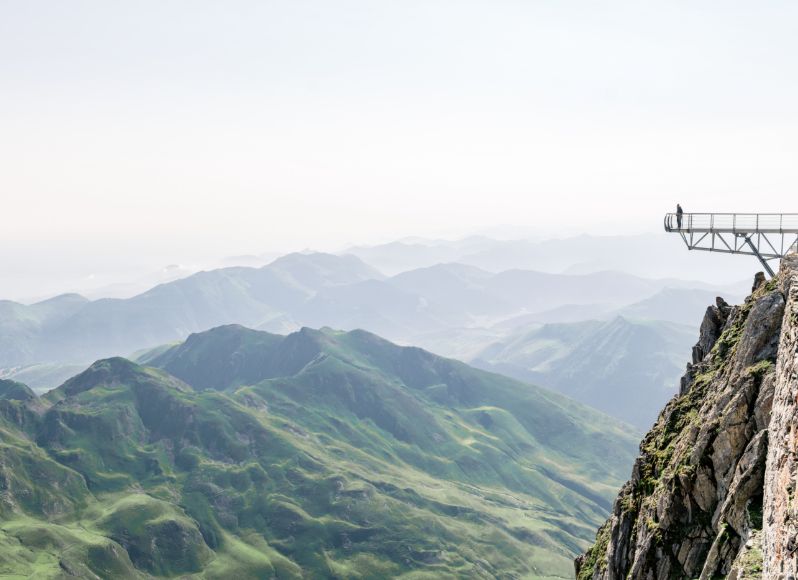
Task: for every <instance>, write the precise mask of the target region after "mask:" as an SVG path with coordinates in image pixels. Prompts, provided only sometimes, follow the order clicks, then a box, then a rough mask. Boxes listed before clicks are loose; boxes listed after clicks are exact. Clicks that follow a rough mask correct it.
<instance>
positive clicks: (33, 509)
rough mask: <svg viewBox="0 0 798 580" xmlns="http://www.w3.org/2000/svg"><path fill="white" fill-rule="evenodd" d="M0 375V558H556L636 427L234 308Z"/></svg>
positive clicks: (110, 565) (226, 565) (188, 562)
mask: <svg viewBox="0 0 798 580" xmlns="http://www.w3.org/2000/svg"><path fill="white" fill-rule="evenodd" d="M150 364H151V365H157V366H158V367H161V368H160V369H158V368H154V367H152V366H150V367H144V366H140V365H138V364H135V363H133V362H131V361H129V360H126V359H122V358H111V359H105V360H101V361H98V362H96V363H94V364H93V365H92V366H91V367H90V368H89V369H88V370H86V371H85V372H83V373H81V374H79V375H77V376H75V377H73V378H72V379H70V380H68V381H67V382H66V383H64V384H63V385H62V386H61V387H59V388H58V389H56V390H54V391H52V392H50V393H48V394H47V395H46V396H44V397H41V398H39V397H35V395H33V393H32V392H30V390H29V389H26V388H25V387H24V386H22V385H19V384H18V383H11V382H9V381H0V431H2V432H3V435H4V436H3V444H2V445H0V454H1V455H2V459H3V465H4V466H12V467H13V469H10V470H8V469H4V470H3V471H2V473H0V477H2V479H0V481H2V482H3V489H4V494H3V501H2V502H0V514H2V517H3V522H4V523H3V526H2V529H1V530H0V570H2V572H3V573H11V574H17V575H22V576H31V575H38V576H41V577H43V576H48V575H53V574H55V575H57V574H59V573H60V574H66V575H72V576H77V577H102V578H107V577H120V578H122V577H125V578H127V577H130V578H134V577H174V576H181V577H182V576H190V575H195V574H198V575H201V577H204V578H219V579H221V578H269V577H280V578H303V577H373V578H377V577H396V576H400V575H402V574H411V575H412V574H421V575H422V576H423V575H424V574H426V575H428V576H430V575H431V576H435V577H451V576H458V577H464V576H467V577H473V578H494V577H497V576H500V575H502V574H510V575H515V576H519V577H520V576H536V577H562V576H566V575H567V574H568V572H569V571H570V567H571V563H570V559H571V558H572V557H573V556H574V555H575V554H576V553H578V552H579V551H580V550H582V549H584V548H586V547H587V545H588V543H589V540H590V538H591V535H592V531H593V529H594V528H595V526H596V525H598V523H599V522H600V521H601V520H602V519H603V518H604V517H606V514H607V513H608V510H609V507H610V504H609V499H610V497H611V496H612V494H613V492H614V489H615V487H616V486H617V485H618V484H619V482H620V478H621V477H622V476H623V474H624V473H625V471H626V470H627V469H628V464H629V462H630V461H631V458H632V454H633V453H634V445H633V443H634V439H635V435H634V434H633V433H632V432H631V431H630V430H629V429H628V428H626V427H624V426H623V425H621V424H618V423H617V422H616V421H613V420H611V419H609V418H608V417H606V416H604V415H601V414H599V413H597V412H595V411H592V410H589V409H587V408H585V407H583V406H581V405H578V404H576V403H573V402H572V401H569V400H567V399H565V398H563V397H560V396H558V395H556V394H554V393H551V392H549V391H547V390H545V389H538V388H536V387H532V386H530V385H525V384H522V383H518V382H516V381H513V380H511V379H508V378H505V377H502V376H499V375H494V374H490V373H485V372H483V371H479V370H476V369H472V368H470V367H468V366H467V365H465V364H463V363H459V362H456V361H452V360H448V359H443V358H441V357H437V356H435V355H432V354H430V353H428V352H425V351H423V350H421V349H417V348H406V347H399V346H397V345H394V344H392V343H390V342H388V341H385V340H383V339H381V338H379V337H377V336H375V335H373V334H370V333H367V332H363V331H353V332H349V333H344V332H336V331H332V330H321V331H318V330H311V329H307V328H306V329H302V330H301V331H299V332H296V333H294V334H292V335H289V336H275V335H270V334H268V333H264V332H258V331H253V330H249V329H245V328H242V327H240V326H224V327H220V328H215V329H213V330H210V331H207V332H203V333H199V334H193V335H191V336H190V337H189V339H187V340H186V341H185V342H183V343H180V344H177V345H174V346H171V347H168V348H166V349H160V351H159V352H158V353H157V354H156V355H155V356H154V357H153V358H152V359H151V360H150Z"/></svg>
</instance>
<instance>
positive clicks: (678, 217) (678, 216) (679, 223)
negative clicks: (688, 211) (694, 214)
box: [676, 203, 684, 229]
mask: <svg viewBox="0 0 798 580" xmlns="http://www.w3.org/2000/svg"><path fill="white" fill-rule="evenodd" d="M683 213H684V210H683V209H682V206H680V205H679V204H678V203H677V204H676V227H677V228H678V229H682V214H683Z"/></svg>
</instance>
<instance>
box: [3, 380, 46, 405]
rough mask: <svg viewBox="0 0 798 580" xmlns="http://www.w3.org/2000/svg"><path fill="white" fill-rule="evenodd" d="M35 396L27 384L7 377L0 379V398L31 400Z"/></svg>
mask: <svg viewBox="0 0 798 580" xmlns="http://www.w3.org/2000/svg"><path fill="white" fill-rule="evenodd" d="M36 398H37V397H36V393H34V392H33V390H31V388H30V387H28V385H26V384H23V383H19V382H17V381H10V380H8V379H0V400H6V401H31V400H34V399H36Z"/></svg>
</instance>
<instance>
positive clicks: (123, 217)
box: [0, 0, 798, 294]
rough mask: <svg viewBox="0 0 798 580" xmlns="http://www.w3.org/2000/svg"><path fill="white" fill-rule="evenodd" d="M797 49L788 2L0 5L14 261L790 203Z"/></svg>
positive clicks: (110, 259)
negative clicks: (676, 207) (679, 206)
mask: <svg viewBox="0 0 798 580" xmlns="http://www.w3.org/2000/svg"><path fill="white" fill-rule="evenodd" d="M797 56H798V4H796V3H794V2H787V1H783V2H776V1H767V0H766V1H762V2H756V3H752V2H735V1H728V0H727V1H722V2H721V1H718V2H712V1H701V2H695V1H693V2H687V1H683V2H682V1H673V2H642V1H639V0H637V1H629V2H627V1H616V2H587V1H584V2H573V1H553V0H551V1H547V2H542V1H530V0H523V1H522V0H517V1H516V0H512V1H511V0H483V1H479V2H476V1H469V0H424V1H417V0H396V1H392V0H364V1H348V0H343V1H342V0H318V1H310V0H286V1H268V0H263V1H251V2H250V1H238V0H226V1H224V2H220V1H214V2H211V1H205V0H183V1H177V0H158V1H146V0H137V1H135V2H134V1H128V2H118V1H108V0H97V1H80V0H71V1H70V2H63V1H56V0H53V1H37V0H30V1H18V0H0V202H1V206H0V211H1V212H2V213H1V214H0V216H1V217H2V221H1V222H0V226H1V227H0V271H2V272H3V273H4V275H5V276H6V280H5V282H4V283H7V284H8V283H10V282H8V279H9V278H8V277H9V276H14V277H15V278H18V277H20V276H21V277H25V276H26V275H31V276H32V275H33V269H34V268H35V269H36V273H38V274H39V275H42V276H44V275H46V274H47V273H48V272H50V271H53V272H56V271H59V268H60V269H62V270H69V269H76V268H78V265H80V268H82V270H80V271H81V272H84V271H86V272H88V271H91V269H92V268H95V267H96V268H106V269H107V268H109V267H110V266H109V264H112V263H115V262H121V263H124V264H126V265H133V264H145V263H146V264H148V265H152V266H153V267H154V266H160V265H165V264H167V263H170V262H175V261H181V260H199V259H202V257H203V256H206V257H209V256H210V257H221V256H224V255H230V254H241V253H261V252H269V251H284V250H289V249H299V248H305V247H315V248H321V249H338V248H340V247H344V246H345V245H347V244H349V243H364V242H377V241H384V240H388V239H391V238H395V237H401V236H406V235H425V236H458V235H463V234H466V233H470V232H474V231H479V230H483V229H486V228H493V230H492V231H494V232H495V231H497V229H496V226H504V225H507V226H508V227H507V228H506V231H507V232H511V231H515V230H517V229H521V230H524V231H529V232H532V233H534V234H539V235H544V236H548V235H552V234H557V233H560V232H562V233H574V232H579V231H587V232H602V233H608V232H618V233H636V232H641V231H656V230H657V229H658V228H659V227H660V223H661V214H662V213H663V212H664V211H666V210H669V209H671V208H672V206H674V205H675V203H676V202H677V201H680V202H681V203H682V205H683V206H684V207H685V209H686V210H687V211H690V210H695V211H699V210H703V211H707V210H716V211H798V204H796V202H795V200H796V196H795V194H796V189H797V186H798V163H797V161H798V155H797V154H798V132H797V131H796V128H797V127H796V125H798V122H797V121H798V117H797V116H796V108H797V107H798V76H796V74H795V59H796V57H797ZM498 231H501V228H500V229H499V230H498ZM147 267H149V266H147ZM80 268H78V269H80ZM0 281H2V278H0ZM0 294H3V293H2V292H0Z"/></svg>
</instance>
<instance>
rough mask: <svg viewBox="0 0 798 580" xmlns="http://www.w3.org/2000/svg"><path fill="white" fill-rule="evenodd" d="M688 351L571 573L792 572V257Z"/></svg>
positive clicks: (796, 465)
mask: <svg viewBox="0 0 798 580" xmlns="http://www.w3.org/2000/svg"><path fill="white" fill-rule="evenodd" d="M692 355H693V356H692V362H691V363H690V364H688V365H687V371H686V372H685V375H684V377H683V378H682V381H681V389H680V393H679V395H677V396H676V397H674V398H673V399H672V400H671V401H670V402H669V403H668V405H667V406H666V407H665V409H664V410H663V411H662V413H661V414H660V416H659V418H658V420H657V422H656V424H655V425H654V427H653V428H652V429H651V431H650V432H649V433H648V434H647V435H646V437H645V438H644V439H643V441H642V443H641V444H640V456H639V457H638V459H637V460H636V462H635V465H634V468H633V470H632V476H631V478H630V480H629V481H628V482H627V483H626V484H625V485H624V486H623V488H622V489H621V491H620V494H619V496H618V498H617V500H616V501H615V504H614V507H613V512H612V515H611V517H610V519H609V520H608V521H607V522H606V523H605V524H604V526H602V527H601V528H600V529H599V531H598V534H597V537H596V543H595V544H594V545H593V547H591V548H590V550H588V552H587V553H585V554H584V555H582V556H580V557H579V558H577V560H576V563H575V565H576V576H577V578H579V579H587V578H592V579H597V580H598V579H601V580H615V579H621V578H632V579H638V578H639V579H646V580H648V579H651V580H654V579H660V578H701V579H711V578H717V577H726V578H733V579H743V578H762V577H764V578H783V579H785V580H786V579H788V578H796V577H798V569H797V567H796V562H798V557H797V554H798V506H796V504H795V503H794V501H793V498H794V495H795V489H796V485H798V481H797V480H796V478H797V477H798V402H797V401H798V256H795V255H791V256H788V257H787V258H785V259H784V260H783V261H782V266H781V272H780V274H779V276H778V277H777V278H775V279H774V280H771V281H769V282H765V281H764V280H763V279H762V277H760V276H757V279H756V280H755V283H754V289H753V293H752V294H751V296H749V297H748V298H747V299H746V301H745V303H744V304H742V305H740V306H734V307H730V306H728V305H727V304H726V303H725V302H723V300H722V299H718V301H717V304H716V305H715V306H711V307H709V308H708V309H707V313H706V315H705V317H704V321H703V323H702V325H701V330H700V337H699V340H698V343H697V344H696V346H695V347H694V348H693V353H692ZM794 427H795V428H794ZM763 574H764V576H763Z"/></svg>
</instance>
